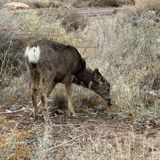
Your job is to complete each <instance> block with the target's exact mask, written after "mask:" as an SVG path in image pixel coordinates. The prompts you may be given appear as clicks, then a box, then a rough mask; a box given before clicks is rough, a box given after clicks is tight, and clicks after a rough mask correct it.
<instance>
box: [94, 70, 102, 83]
mask: <svg viewBox="0 0 160 160" xmlns="http://www.w3.org/2000/svg"><path fill="white" fill-rule="evenodd" d="M93 78H94V80H95V81H96V82H98V83H100V82H101V81H102V78H103V77H102V75H101V74H100V72H99V71H98V68H96V69H95V70H94V71H93Z"/></svg>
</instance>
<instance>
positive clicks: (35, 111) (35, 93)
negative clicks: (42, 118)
mask: <svg viewBox="0 0 160 160" xmlns="http://www.w3.org/2000/svg"><path fill="white" fill-rule="evenodd" d="M38 86H39V81H38V79H34V80H33V82H32V93H31V97H32V105H33V112H32V114H33V118H34V120H36V119H38V107H37V97H38Z"/></svg>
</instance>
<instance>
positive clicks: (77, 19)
mask: <svg viewBox="0 0 160 160" xmlns="http://www.w3.org/2000/svg"><path fill="white" fill-rule="evenodd" d="M87 23H88V19H87V17H84V16H80V15H76V14H71V15H67V16H66V17H64V18H63V20H62V26H64V27H65V28H66V30H67V31H68V32H70V31H76V30H79V29H80V30H83V29H84V28H85V27H86V26H87Z"/></svg>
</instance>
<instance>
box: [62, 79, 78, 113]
mask: <svg viewBox="0 0 160 160" xmlns="http://www.w3.org/2000/svg"><path fill="white" fill-rule="evenodd" d="M64 84H65V88H66V92H67V99H68V111H69V113H70V114H71V115H72V116H75V115H76V114H75V111H74V107H73V104H72V88H71V76H69V77H67V78H65V80H64Z"/></svg>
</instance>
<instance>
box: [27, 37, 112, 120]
mask: <svg viewBox="0 0 160 160" xmlns="http://www.w3.org/2000/svg"><path fill="white" fill-rule="evenodd" d="M37 46H38V47H39V48H40V58H39V60H38V62H37V63H29V61H28V58H27V57H26V66H27V67H28V69H29V71H30V75H31V82H32V85H31V86H32V103H33V109H34V112H33V114H34V118H37V117H38V108H37V96H38V95H39V94H40V98H41V103H42V105H43V114H44V118H45V120H46V121H48V120H49V112H48V108H47V98H48V97H49V95H50V94H51V92H52V90H53V89H54V87H55V85H56V84H57V83H63V84H64V85H65V88H66V92H67V96H68V110H69V112H70V113H71V114H72V115H75V111H74V107H73V105H72V90H71V83H72V78H73V77H75V79H76V81H73V82H74V83H77V84H78V81H79V82H86V87H88V88H90V89H92V90H94V91H95V92H96V93H98V94H99V95H101V96H102V97H103V98H105V96H104V95H105V94H106V95H107V96H108V95H109V93H107V92H108V91H109V90H107V92H106V87H107V89H109V88H110V86H109V83H108V82H107V81H106V80H105V79H104V78H103V77H102V76H101V74H100V73H99V72H98V69H97V70H95V71H89V70H88V69H86V63H85V60H84V59H83V58H82V57H81V55H80V54H79V52H78V50H77V49H76V48H74V47H72V46H67V45H63V44H60V43H57V42H53V41H49V40H39V41H36V42H34V43H32V44H30V45H29V47H30V48H32V47H37ZM87 75H88V77H90V78H85V77H87ZM91 82H92V83H91ZM100 84H101V85H100ZM89 85H90V86H89ZM104 85H107V86H104ZM104 89H105V91H104ZM99 90H101V91H102V92H103V93H102V92H101V91H99ZM108 99H109V98H108Z"/></svg>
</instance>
